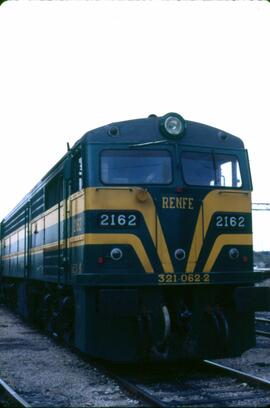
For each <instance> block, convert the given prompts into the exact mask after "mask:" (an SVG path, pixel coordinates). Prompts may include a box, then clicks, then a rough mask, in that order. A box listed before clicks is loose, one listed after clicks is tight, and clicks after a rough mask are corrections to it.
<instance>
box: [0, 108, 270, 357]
mask: <svg viewBox="0 0 270 408" xmlns="http://www.w3.org/2000/svg"><path fill="white" fill-rule="evenodd" d="M251 190H252V183H251V177H250V170H249V162H248V156H247V151H246V150H245V148H244V145H243V142H242V141H241V140H240V139H239V138H237V137H235V136H232V135H230V134H228V133H226V132H223V131H221V130H218V129H215V128H213V127H210V126H207V125H203V124H200V123H195V122H191V121H185V120H184V119H183V118H182V117H181V116H180V115H178V114H176V113H169V114H167V115H165V116H164V117H161V118H160V117H157V116H155V115H150V116H149V117H148V118H146V119H138V120H130V121H125V122H119V123H115V124H111V125H108V126H104V127H101V128H98V129H95V130H92V131H90V132H88V133H86V134H85V135H84V136H83V137H82V138H81V139H80V140H79V141H78V142H77V143H76V144H75V145H74V146H73V148H72V149H69V151H68V152H67V154H66V155H65V156H64V157H63V158H62V159H61V160H60V161H59V162H58V163H57V164H56V165H55V166H54V167H53V168H52V169H51V170H50V171H49V172H48V173H47V174H46V176H45V177H44V178H43V179H42V180H41V181H40V182H39V183H38V185H36V186H35V187H34V188H33V190H32V191H31V192H30V193H29V194H28V195H27V196H26V197H25V198H24V199H23V200H22V201H21V202H20V203H19V204H18V206H17V207H16V208H15V209H14V210H13V211H12V212H11V213H10V214H9V215H8V216H7V217H6V218H5V219H4V220H3V221H2V223H1V274H0V276H1V293H2V296H3V297H4V299H5V300H6V302H7V303H9V304H11V305H13V306H14V307H16V308H17V309H18V310H19V312H20V314H21V315H22V316H24V317H25V318H27V319H30V320H32V321H36V322H38V323H39V324H40V325H42V326H44V327H45V328H46V330H48V331H49V332H52V333H54V334H55V335H57V336H60V337H63V338H65V339H66V340H67V341H69V342H72V343H73V344H75V346H76V347H77V348H78V349H80V350H81V351H83V352H85V353H88V354H89V355H91V356H94V357H97V358H103V359H108V360H111V361H117V362H130V361H141V360H163V361H164V360H165V361H175V360H178V359H187V358H198V359H201V358H213V357H222V356H236V355H239V354H241V353H242V352H243V351H245V350H247V349H248V348H250V347H252V346H253V345H254V343H255V329H254V310H257V309H258V310H261V309H264V308H267V307H269V303H270V301H269V292H268V289H267V288H259V287H255V286H254V282H255V281H256V280H258V279H259V278H258V276H257V274H256V273H255V272H253V251H252V224H251Z"/></svg>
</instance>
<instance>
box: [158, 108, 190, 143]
mask: <svg viewBox="0 0 270 408" xmlns="http://www.w3.org/2000/svg"><path fill="white" fill-rule="evenodd" d="M160 130H161V131H162V133H163V134H164V135H165V136H166V137H170V138H179V137H180V136H182V135H183V133H184V130H185V120H184V119H183V118H182V116H180V115H178V113H167V115H165V116H163V118H161V121H160Z"/></svg>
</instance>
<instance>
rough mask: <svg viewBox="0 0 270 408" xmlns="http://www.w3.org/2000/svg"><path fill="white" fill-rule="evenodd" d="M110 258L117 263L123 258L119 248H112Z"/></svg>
mask: <svg viewBox="0 0 270 408" xmlns="http://www.w3.org/2000/svg"><path fill="white" fill-rule="evenodd" d="M110 256H111V258H112V259H113V260H114V261H119V260H120V259H121V258H122V257H123V252H122V250H121V249H120V248H113V249H112V250H111V253H110Z"/></svg>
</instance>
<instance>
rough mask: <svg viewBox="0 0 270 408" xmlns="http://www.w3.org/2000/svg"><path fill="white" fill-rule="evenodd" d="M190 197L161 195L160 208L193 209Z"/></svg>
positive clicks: (192, 199)
mask: <svg viewBox="0 0 270 408" xmlns="http://www.w3.org/2000/svg"><path fill="white" fill-rule="evenodd" d="M193 201H194V198H192V197H164V196H163V197H162V208H168V209H174V208H176V209H180V210H194V207H193Z"/></svg>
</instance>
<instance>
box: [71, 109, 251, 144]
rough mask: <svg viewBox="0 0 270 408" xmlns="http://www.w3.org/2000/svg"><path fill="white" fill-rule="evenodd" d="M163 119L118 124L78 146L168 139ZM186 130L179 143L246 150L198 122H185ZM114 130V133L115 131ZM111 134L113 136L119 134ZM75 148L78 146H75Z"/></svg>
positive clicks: (234, 139)
mask: <svg viewBox="0 0 270 408" xmlns="http://www.w3.org/2000/svg"><path fill="white" fill-rule="evenodd" d="M159 124H160V118H159V117H156V116H154V117H153V115H151V116H150V117H149V118H146V119H135V120H128V121H124V122H115V123H111V124H109V125H106V126H102V127H99V128H97V129H94V130H91V131H89V132H87V133H86V134H85V135H84V136H83V137H82V138H81V139H80V140H79V141H78V142H77V143H76V144H75V146H76V145H77V144H79V143H80V142H81V141H84V142H86V143H108V144H111V143H113V144H114V143H129V144H137V143H147V142H155V141H161V140H163V139H164V141H166V140H168V141H169V142H170V141H171V139H167V138H166V137H165V136H164V135H163V134H162V133H161V132H160V126H159ZM185 124H186V129H185V133H184V136H182V137H181V138H179V139H178V140H177V142H178V143H179V144H183V145H185V144H187V145H194V146H201V147H204V146H205V147H206V146H209V147H213V148H215V147H219V148H236V149H241V148H244V143H243V141H242V140H241V139H240V138H239V137H236V136H233V135H231V134H229V133H227V132H225V131H223V130H220V129H217V128H214V127H212V126H208V125H205V124H202V123H198V122H192V121H185ZM112 130H113V131H112ZM115 132H117V134H116V135H111V134H110V133H115ZM75 146H74V147H75Z"/></svg>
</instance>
